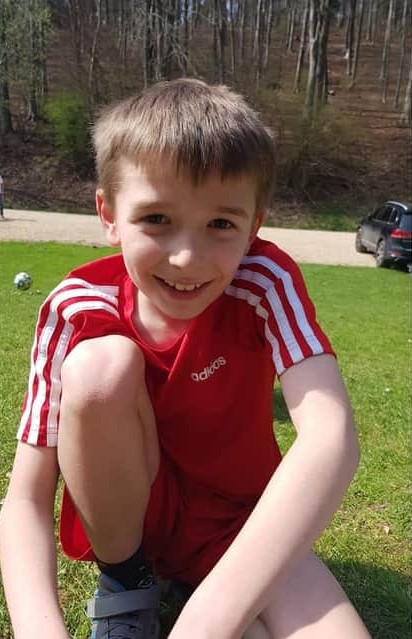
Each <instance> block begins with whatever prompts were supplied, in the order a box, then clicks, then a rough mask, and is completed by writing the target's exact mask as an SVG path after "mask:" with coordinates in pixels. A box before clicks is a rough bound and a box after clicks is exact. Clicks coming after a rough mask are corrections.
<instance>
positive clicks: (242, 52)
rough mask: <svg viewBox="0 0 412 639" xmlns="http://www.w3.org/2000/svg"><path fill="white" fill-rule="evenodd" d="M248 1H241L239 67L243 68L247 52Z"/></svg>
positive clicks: (239, 8)
mask: <svg viewBox="0 0 412 639" xmlns="http://www.w3.org/2000/svg"><path fill="white" fill-rule="evenodd" d="M246 2H247V0H239V7H238V16H239V56H238V57H239V65H240V66H243V63H244V61H245V50H246V26H247V15H246V11H247V4H246Z"/></svg>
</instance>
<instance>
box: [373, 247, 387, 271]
mask: <svg viewBox="0 0 412 639" xmlns="http://www.w3.org/2000/svg"><path fill="white" fill-rule="evenodd" d="M375 261H376V266H377V267H378V268H383V267H384V266H387V265H388V259H387V257H386V243H385V240H380V242H379V244H378V246H377V247H376V253H375Z"/></svg>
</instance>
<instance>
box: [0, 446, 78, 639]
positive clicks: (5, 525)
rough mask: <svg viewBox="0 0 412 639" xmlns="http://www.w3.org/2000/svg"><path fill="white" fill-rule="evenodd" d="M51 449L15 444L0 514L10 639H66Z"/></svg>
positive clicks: (54, 463) (54, 455)
mask: <svg viewBox="0 0 412 639" xmlns="http://www.w3.org/2000/svg"><path fill="white" fill-rule="evenodd" d="M57 477H58V464H57V453H56V449H55V448H44V447H35V446H30V445H28V444H24V443H21V442H20V443H19V444H18V445H17V451H16V456H15V460H14V465H13V471H12V475H11V479H10V484H9V488H8V492H7V496H6V499H5V501H4V505H3V507H2V509H1V513H0V560H1V569H2V578H3V584H4V590H5V593H6V599H7V604H8V608H9V612H10V617H11V620H12V625H13V630H14V637H15V639H27V637H30V638H31V639H49V638H50V639H52V638H53V639H69V634H68V632H67V630H66V629H65V626H64V622H63V617H62V614H61V611H60V608H59V604H58V598H57V575H56V573H57V571H56V545H55V540H54V532H53V530H54V526H53V508H54V498H55V491H56V483H57Z"/></svg>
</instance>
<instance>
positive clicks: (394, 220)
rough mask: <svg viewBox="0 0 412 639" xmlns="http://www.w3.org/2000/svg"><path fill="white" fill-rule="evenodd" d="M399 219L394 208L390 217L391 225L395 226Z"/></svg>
mask: <svg viewBox="0 0 412 639" xmlns="http://www.w3.org/2000/svg"><path fill="white" fill-rule="evenodd" d="M397 218H398V210H397V209H395V208H394V207H392V210H391V212H390V215H389V220H388V222H389V224H395V222H396V220H397Z"/></svg>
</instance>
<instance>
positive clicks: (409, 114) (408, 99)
mask: <svg viewBox="0 0 412 639" xmlns="http://www.w3.org/2000/svg"><path fill="white" fill-rule="evenodd" d="M401 120H402V122H403V123H404V124H407V125H408V126H410V125H411V124H412V51H411V61H410V65H409V79H408V84H407V85H406V91H405V100H404V103H403V111H402V117H401Z"/></svg>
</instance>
